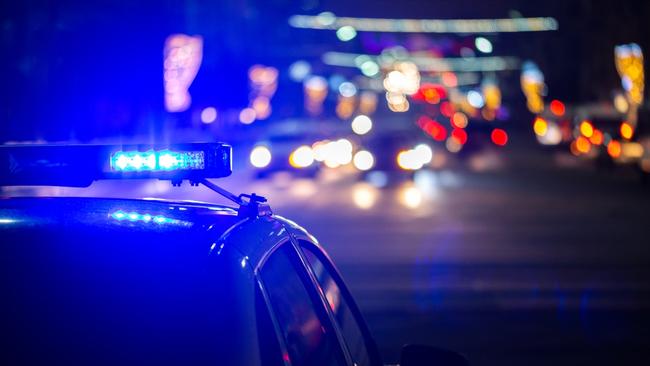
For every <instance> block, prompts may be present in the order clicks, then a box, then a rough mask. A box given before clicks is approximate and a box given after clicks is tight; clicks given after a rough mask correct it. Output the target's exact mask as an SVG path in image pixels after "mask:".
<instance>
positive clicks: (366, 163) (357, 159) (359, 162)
mask: <svg viewBox="0 0 650 366" xmlns="http://www.w3.org/2000/svg"><path fill="white" fill-rule="evenodd" d="M352 162H353V164H354V166H355V167H356V168H357V169H359V170H363V171H365V170H370V169H371V168H372V167H373V165H375V158H374V157H373V156H372V153H370V151H366V150H361V151H358V152H357V153H356V154H354V158H353V159H352Z"/></svg>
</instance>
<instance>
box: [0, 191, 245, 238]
mask: <svg viewBox="0 0 650 366" xmlns="http://www.w3.org/2000/svg"><path fill="white" fill-rule="evenodd" d="M147 215H148V216H147ZM238 221H241V218H239V217H238V216H237V211H236V210H235V209H233V208H231V207H226V206H222V205H216V204H208V203H200V202H179V201H165V200H151V199H146V200H145V199H116V198H89V197H12V198H0V222H1V223H3V224H9V226H10V227H11V229H12V230H20V229H27V228H29V229H34V228H43V229H47V228H48V227H49V228H54V227H57V226H60V225H63V224H65V225H67V226H70V225H79V226H80V227H93V228H96V229H98V230H102V231H103V230H118V231H123V232H125V233H128V232H129V231H138V232H147V231H149V232H152V233H153V232H156V233H157V232H165V231H175V232H185V233H187V234H188V235H192V234H197V235H199V234H201V233H205V232H207V231H208V230H210V231H212V232H213V233H215V234H222V233H223V232H225V231H226V230H228V229H229V228H230V227H231V226H233V225H234V224H235V223H237V222H238Z"/></svg>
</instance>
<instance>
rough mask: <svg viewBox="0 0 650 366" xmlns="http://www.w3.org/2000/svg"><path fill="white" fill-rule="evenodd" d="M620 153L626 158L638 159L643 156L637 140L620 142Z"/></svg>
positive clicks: (641, 147)
mask: <svg viewBox="0 0 650 366" xmlns="http://www.w3.org/2000/svg"><path fill="white" fill-rule="evenodd" d="M621 145H622V146H621V148H622V149H621V155H622V156H624V157H626V158H631V159H639V158H640V157H642V156H643V146H641V144H640V143H638V142H624V143H622V144H621Z"/></svg>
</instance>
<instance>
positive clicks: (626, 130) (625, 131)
mask: <svg viewBox="0 0 650 366" xmlns="http://www.w3.org/2000/svg"><path fill="white" fill-rule="evenodd" d="M620 132H621V137H622V138H624V139H626V140H629V139H631V138H632V135H634V128H633V127H632V125H631V124H629V123H627V122H623V123H621V128H620Z"/></svg>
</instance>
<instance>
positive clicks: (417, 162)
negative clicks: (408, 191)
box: [397, 150, 424, 170]
mask: <svg viewBox="0 0 650 366" xmlns="http://www.w3.org/2000/svg"><path fill="white" fill-rule="evenodd" d="M397 165H399V167H400V168H402V169H404V170H418V169H420V168H422V166H423V165H424V163H423V162H422V160H421V159H420V156H419V155H418V153H417V152H416V151H415V150H405V151H400V152H399V154H397Z"/></svg>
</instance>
